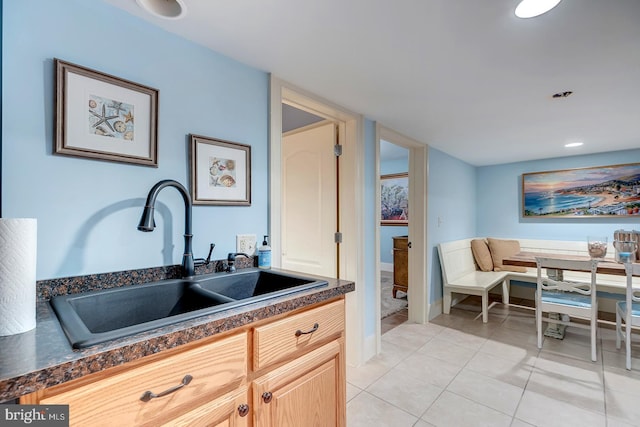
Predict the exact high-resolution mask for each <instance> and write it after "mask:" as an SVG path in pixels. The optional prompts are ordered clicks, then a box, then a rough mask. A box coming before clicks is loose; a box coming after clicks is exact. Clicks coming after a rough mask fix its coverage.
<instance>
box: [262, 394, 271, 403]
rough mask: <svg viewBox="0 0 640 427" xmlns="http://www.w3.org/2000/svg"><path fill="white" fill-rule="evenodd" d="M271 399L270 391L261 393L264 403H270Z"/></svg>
mask: <svg viewBox="0 0 640 427" xmlns="http://www.w3.org/2000/svg"><path fill="white" fill-rule="evenodd" d="M271 399H273V394H271V392H270V391H265V392H264V393H262V400H263V401H264V403H269V402H271Z"/></svg>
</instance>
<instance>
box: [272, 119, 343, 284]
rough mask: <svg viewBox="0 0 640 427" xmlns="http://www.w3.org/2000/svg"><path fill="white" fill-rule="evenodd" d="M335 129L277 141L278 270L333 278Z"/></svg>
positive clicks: (316, 128)
mask: <svg viewBox="0 0 640 427" xmlns="http://www.w3.org/2000/svg"><path fill="white" fill-rule="evenodd" d="M336 135H337V131H336V125H335V124H334V123H331V122H322V123H320V124H318V125H311V126H308V127H304V128H302V129H301V130H300V131H291V132H287V133H286V134H284V135H283V138H282V268H284V269H287V270H293V271H299V272H302V273H309V274H318V275H321V276H329V277H337V250H338V249H337V244H336V243H335V233H336V232H337V231H338V230H337V227H338V224H337V217H338V209H337V200H338V199H337V191H338V190H337V183H338V178H337V165H336V156H335V153H334V146H335V145H336V143H337V141H336Z"/></svg>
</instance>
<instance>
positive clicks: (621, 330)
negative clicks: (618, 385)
mask: <svg viewBox="0 0 640 427" xmlns="http://www.w3.org/2000/svg"><path fill="white" fill-rule="evenodd" d="M624 269H625V272H626V273H627V291H626V298H625V300H624V301H618V303H617V304H616V348H617V349H618V350H619V349H620V344H621V341H622V340H624V343H625V347H626V351H627V369H629V370H630V369H631V327H632V326H640V285H635V286H634V284H633V276H634V275H635V276H640V264H638V263H626V264H625V265H624Z"/></svg>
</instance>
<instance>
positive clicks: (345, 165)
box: [268, 75, 371, 366]
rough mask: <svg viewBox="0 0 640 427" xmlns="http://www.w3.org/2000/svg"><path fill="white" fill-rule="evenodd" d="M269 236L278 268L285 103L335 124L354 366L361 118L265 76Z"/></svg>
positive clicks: (362, 352) (361, 341)
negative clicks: (339, 151) (267, 87)
mask: <svg viewBox="0 0 640 427" xmlns="http://www.w3.org/2000/svg"><path fill="white" fill-rule="evenodd" d="M269 98H270V99H269V107H270V117H269V124H270V129H269V135H270V139H269V157H270V158H269V167H270V171H269V176H270V184H269V192H270V194H269V200H270V207H269V219H268V220H269V229H270V232H269V234H270V235H271V236H272V242H271V248H272V265H273V266H274V267H280V266H281V259H282V255H281V254H282V247H281V244H280V241H281V239H280V237H281V235H282V221H281V215H280V213H281V203H282V183H281V179H282V178H281V173H282V165H281V158H282V104H283V103H285V104H289V105H292V106H294V107H296V108H299V109H301V110H304V111H308V112H310V113H312V114H315V115H317V116H319V117H324V118H326V119H328V120H331V121H335V122H337V123H338V124H339V127H340V129H339V135H340V143H341V145H342V156H341V160H340V183H339V186H340V197H339V203H340V213H339V220H340V229H341V231H342V243H341V245H340V257H339V260H338V261H339V263H340V277H339V278H340V279H345V280H350V281H353V282H355V283H356V287H355V291H354V292H350V293H348V294H346V362H347V363H348V364H349V365H353V366H358V365H360V364H361V363H363V362H364V361H365V360H366V359H368V358H369V357H370V356H371V355H370V354H366V353H367V352H366V348H365V337H364V323H365V316H364V313H365V311H366V310H365V289H364V286H363V285H362V284H363V283H364V253H365V247H364V226H363V222H364V221H362V218H364V177H363V175H364V173H363V171H364V119H363V117H362V115H360V114H356V113H353V112H351V111H349V110H347V109H345V108H343V107H341V106H339V105H336V104H334V103H332V102H330V101H327V100H325V99H323V98H321V97H318V96H316V95H314V94H312V93H310V92H307V91H306V90H304V89H301V88H299V87H296V86H294V85H292V84H290V83H287V82H285V81H284V80H281V79H279V78H277V77H275V76H273V75H270V96H269Z"/></svg>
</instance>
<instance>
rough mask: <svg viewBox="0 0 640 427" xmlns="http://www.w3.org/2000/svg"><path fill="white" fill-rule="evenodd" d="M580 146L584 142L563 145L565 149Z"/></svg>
mask: <svg viewBox="0 0 640 427" xmlns="http://www.w3.org/2000/svg"><path fill="white" fill-rule="evenodd" d="M582 144H584V142H570V143H568V144H564V146H565V147H567V148H574V147H580V146H581V145H582Z"/></svg>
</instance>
